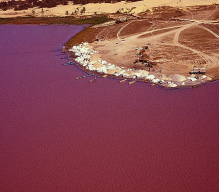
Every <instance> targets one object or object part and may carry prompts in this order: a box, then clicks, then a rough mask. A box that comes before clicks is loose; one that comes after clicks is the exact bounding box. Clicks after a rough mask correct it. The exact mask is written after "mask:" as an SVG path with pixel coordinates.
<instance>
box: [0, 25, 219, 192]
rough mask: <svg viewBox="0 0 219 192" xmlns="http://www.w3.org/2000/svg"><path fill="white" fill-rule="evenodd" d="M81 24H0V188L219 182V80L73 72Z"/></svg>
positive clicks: (144, 191) (165, 187) (141, 189)
mask: <svg viewBox="0 0 219 192" xmlns="http://www.w3.org/2000/svg"><path fill="white" fill-rule="evenodd" d="M82 28H83V27H82V26H58V25H51V26H32V25H25V26H23V25H21V26H17V25H1V26H0V125H1V126H0V173H1V174H0V188H1V191H4V192H6V191H13V192H14V191H16V192H17V191H22V192H23V191H39V192H42V191H45V192H48V191H53V192H54V191H60V192H62V191H75V192H87V191H95V192H96V191H100V192H103V191H104V192H107V191H109V192H112V191H118V192H121V191H122V192H123V191H130V192H134V191H136V192H154V191H157V192H161V191H162V192H176V191H183V192H188V191H191V192H195V191H197V192H207V191H209V192H217V191H219V174H218V173H219V118H218V116H219V110H218V109H219V82H213V83H209V84H207V85H202V86H199V87H198V88H195V89H190V88H188V89H177V90H166V89H163V88H160V87H157V86H154V87H150V86H149V84H147V83H135V84H133V85H128V84H127V83H118V80H115V79H104V78H97V81H96V82H93V83H89V82H88V80H90V79H92V77H89V78H85V79H80V80H75V77H78V76H82V75H85V72H83V71H81V70H80V69H78V68H77V67H76V66H62V65H60V64H61V63H63V62H66V60H65V61H63V60H61V59H60V57H62V56H55V55H56V54H59V53H60V52H61V48H62V45H63V44H64V42H66V41H67V40H68V39H69V38H70V37H71V36H72V35H73V34H75V33H76V32H78V31H80V30H82Z"/></svg>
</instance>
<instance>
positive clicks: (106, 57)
mask: <svg viewBox="0 0 219 192" xmlns="http://www.w3.org/2000/svg"><path fill="white" fill-rule="evenodd" d="M197 9H198V8H197V7H196V8H191V7H190V8H188V9H186V10H184V11H182V12H181V13H180V14H181V15H180V16H178V17H170V15H168V17H166V18H165V17H163V15H162V11H163V12H164V10H158V12H159V13H157V14H156V13H155V14H153V15H148V14H145V15H141V18H140V19H134V20H129V21H126V22H123V23H119V24H114V25H111V26H104V25H102V26H104V27H101V26H94V27H93V28H96V33H95V35H94V34H93V35H92V38H91V37H90V38H89V36H86V38H84V41H88V42H89V46H88V44H87V43H85V44H81V45H79V46H78V47H77V46H74V47H73V49H71V51H73V52H75V53H76V55H77V56H78V58H77V59H76V61H78V62H79V63H81V64H82V66H83V67H84V68H85V69H88V70H90V71H96V72H98V73H101V74H108V75H113V76H117V77H120V78H130V79H134V80H136V81H137V80H141V81H150V82H152V83H158V84H161V85H162V86H165V87H184V86H195V85H198V84H201V83H205V82H208V81H212V80H216V79H218V78H219V27H218V18H219V8H218V7H217V6H210V7H205V8H203V7H202V8H200V10H197ZM165 13H166V12H165ZM174 14H175V13H174ZM164 15H165V14H164ZM145 46H147V47H148V49H147V59H148V61H149V62H153V63H156V65H155V66H154V67H146V65H144V63H136V64H133V63H134V61H135V60H136V59H137V58H138V57H139V55H138V53H139V51H140V50H141V49H142V48H143V47H145ZM85 49H86V51H85ZM94 50H95V51H94ZM194 68H202V69H203V68H204V69H206V73H205V74H192V75H191V74H190V71H191V70H192V69H194Z"/></svg>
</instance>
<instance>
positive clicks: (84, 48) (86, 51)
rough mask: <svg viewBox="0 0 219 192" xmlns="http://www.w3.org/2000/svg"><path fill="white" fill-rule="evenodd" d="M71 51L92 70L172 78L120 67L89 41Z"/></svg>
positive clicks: (130, 75)
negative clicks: (100, 52)
mask: <svg viewBox="0 0 219 192" xmlns="http://www.w3.org/2000/svg"><path fill="white" fill-rule="evenodd" d="M69 51H72V52H74V53H75V55H76V56H77V58H76V59H75V61H77V62H78V63H79V64H80V65H82V66H84V67H85V69H88V70H90V71H96V72H99V73H104V74H110V75H115V76H121V77H125V78H134V79H148V80H150V81H151V82H153V83H163V82H164V80H166V79H168V80H171V78H166V79H165V78H164V76H163V78H162V79H158V78H156V77H155V76H154V75H153V74H149V72H148V71H146V70H142V69H139V70H136V69H131V68H125V67H119V66H116V65H114V64H111V63H108V62H107V61H104V60H101V57H100V55H99V54H98V52H97V51H94V50H93V48H92V46H90V45H89V44H88V43H81V44H80V45H78V46H76V45H74V46H73V47H72V48H71V49H69ZM174 78H177V79H178V80H179V81H184V80H185V77H184V76H183V77H182V76H180V75H175V76H174ZM169 86H170V87H176V86H177V85H176V84H174V83H170V84H169Z"/></svg>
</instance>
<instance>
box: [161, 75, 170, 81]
mask: <svg viewBox="0 0 219 192" xmlns="http://www.w3.org/2000/svg"><path fill="white" fill-rule="evenodd" d="M161 79H162V80H166V81H169V80H172V79H171V78H170V77H167V76H166V75H164V74H163V75H162V76H161Z"/></svg>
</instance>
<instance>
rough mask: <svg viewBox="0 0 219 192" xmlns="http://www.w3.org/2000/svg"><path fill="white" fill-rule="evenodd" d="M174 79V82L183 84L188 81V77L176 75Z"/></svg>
mask: <svg viewBox="0 0 219 192" xmlns="http://www.w3.org/2000/svg"><path fill="white" fill-rule="evenodd" d="M172 79H173V81H178V82H182V81H185V80H186V77H185V76H183V75H178V74H175V75H173V77H172Z"/></svg>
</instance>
